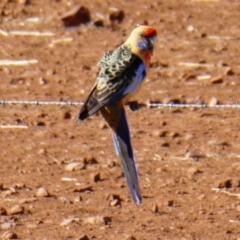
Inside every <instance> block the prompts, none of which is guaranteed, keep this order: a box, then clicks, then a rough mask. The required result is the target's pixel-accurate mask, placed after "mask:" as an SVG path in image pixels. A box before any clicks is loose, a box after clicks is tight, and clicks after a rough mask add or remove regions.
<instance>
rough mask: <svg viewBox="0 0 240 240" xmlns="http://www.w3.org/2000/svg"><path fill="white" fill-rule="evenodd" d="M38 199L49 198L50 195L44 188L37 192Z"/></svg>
mask: <svg viewBox="0 0 240 240" xmlns="http://www.w3.org/2000/svg"><path fill="white" fill-rule="evenodd" d="M36 196H37V197H48V196H49V193H48V191H47V190H46V189H45V188H44V187H40V188H39V189H38V190H37V192H36Z"/></svg>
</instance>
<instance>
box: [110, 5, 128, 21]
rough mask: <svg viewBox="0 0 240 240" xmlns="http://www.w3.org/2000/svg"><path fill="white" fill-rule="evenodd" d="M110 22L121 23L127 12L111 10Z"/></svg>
mask: <svg viewBox="0 0 240 240" xmlns="http://www.w3.org/2000/svg"><path fill="white" fill-rule="evenodd" d="M109 11H110V15H109V20H110V22H117V23H121V22H122V21H123V19H124V17H125V12H124V11H123V10H118V9H117V8H110V9H109Z"/></svg>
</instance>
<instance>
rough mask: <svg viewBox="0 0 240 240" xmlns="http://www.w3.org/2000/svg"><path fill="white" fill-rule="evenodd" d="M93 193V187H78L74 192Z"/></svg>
mask: <svg viewBox="0 0 240 240" xmlns="http://www.w3.org/2000/svg"><path fill="white" fill-rule="evenodd" d="M92 191H93V188H92V186H91V185H90V186H86V187H78V188H76V189H74V190H73V192H92Z"/></svg>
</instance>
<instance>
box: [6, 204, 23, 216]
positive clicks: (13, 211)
mask: <svg viewBox="0 0 240 240" xmlns="http://www.w3.org/2000/svg"><path fill="white" fill-rule="evenodd" d="M23 212H24V207H23V206H21V205H15V206H13V207H12V208H11V209H10V210H9V214H11V215H15V214H22V213H23Z"/></svg>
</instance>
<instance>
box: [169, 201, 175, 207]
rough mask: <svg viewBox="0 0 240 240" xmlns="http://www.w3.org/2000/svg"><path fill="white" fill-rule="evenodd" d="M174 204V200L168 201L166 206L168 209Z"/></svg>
mask: <svg viewBox="0 0 240 240" xmlns="http://www.w3.org/2000/svg"><path fill="white" fill-rule="evenodd" d="M174 202H175V201H174V200H168V202H167V206H168V207H173V205H174Z"/></svg>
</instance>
